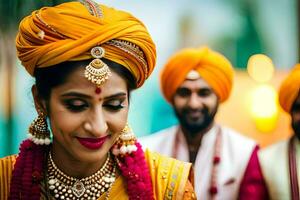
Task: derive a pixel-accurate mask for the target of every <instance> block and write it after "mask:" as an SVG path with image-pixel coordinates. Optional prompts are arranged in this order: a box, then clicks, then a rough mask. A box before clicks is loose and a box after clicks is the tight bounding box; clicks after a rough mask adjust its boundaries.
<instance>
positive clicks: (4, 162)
mask: <svg viewBox="0 0 300 200" xmlns="http://www.w3.org/2000/svg"><path fill="white" fill-rule="evenodd" d="M16 158H17V155H10V156H6V157H3V158H0V173H1V174H2V173H3V170H5V169H6V168H13V166H14V164H15V162H16Z"/></svg>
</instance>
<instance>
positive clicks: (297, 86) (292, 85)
mask: <svg viewBox="0 0 300 200" xmlns="http://www.w3.org/2000/svg"><path fill="white" fill-rule="evenodd" d="M299 91H300V64H297V65H296V66H295V67H294V68H293V70H292V71H291V72H290V74H289V75H288V77H287V78H286V79H285V80H284V81H283V82H282V84H281V86H280V89H279V103H280V105H281V107H282V108H283V110H285V111H286V112H290V111H291V108H292V105H293V103H294V101H295V100H296V98H297V96H298V94H299Z"/></svg>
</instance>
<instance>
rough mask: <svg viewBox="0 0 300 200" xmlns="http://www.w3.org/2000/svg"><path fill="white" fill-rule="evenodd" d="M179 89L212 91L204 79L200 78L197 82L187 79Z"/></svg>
mask: <svg viewBox="0 0 300 200" xmlns="http://www.w3.org/2000/svg"><path fill="white" fill-rule="evenodd" d="M179 88H187V89H190V90H200V89H212V88H211V87H210V85H209V84H208V83H207V82H206V81H205V80H204V79H203V78H198V79H195V80H188V79H186V80H184V81H183V82H182V84H181V85H180V86H179Z"/></svg>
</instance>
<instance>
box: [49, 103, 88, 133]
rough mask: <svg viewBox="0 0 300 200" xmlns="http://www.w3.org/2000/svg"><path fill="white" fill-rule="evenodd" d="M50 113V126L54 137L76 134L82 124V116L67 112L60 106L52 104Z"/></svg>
mask: <svg viewBox="0 0 300 200" xmlns="http://www.w3.org/2000/svg"><path fill="white" fill-rule="evenodd" d="M50 108H51V112H50V116H49V118H50V125H51V130H52V133H53V135H54V136H56V137H61V136H64V135H71V134H72V133H74V132H76V130H77V129H78V127H80V126H81V124H82V119H83V116H82V115H80V114H73V113H71V112H68V111H67V110H66V109H64V108H63V106H62V105H60V104H57V103H56V104H52V107H50Z"/></svg>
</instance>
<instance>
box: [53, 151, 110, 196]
mask: <svg viewBox="0 0 300 200" xmlns="http://www.w3.org/2000/svg"><path fill="white" fill-rule="evenodd" d="M47 176H48V184H49V189H50V193H51V194H52V195H53V196H54V198H55V199H72V200H73V199H74V200H77V199H92V200H93V199H95V200H96V199H98V198H99V197H100V196H101V195H102V194H103V193H104V192H106V191H108V190H109V188H110V187H111V185H112V184H113V182H114V181H115V179H116V165H115V162H114V160H113V159H112V158H111V156H110V154H108V156H107V159H106V161H105V163H104V165H103V166H102V167H101V168H100V169H99V170H98V171H97V172H96V173H94V174H93V175H91V176H88V177H86V178H82V179H77V178H74V177H71V176H68V175H66V174H65V173H64V172H62V171H61V170H60V169H58V167H57V166H56V164H55V163H54V161H53V159H52V155H51V153H50V152H49V156H48V173H47Z"/></svg>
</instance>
